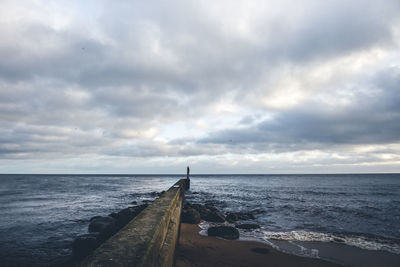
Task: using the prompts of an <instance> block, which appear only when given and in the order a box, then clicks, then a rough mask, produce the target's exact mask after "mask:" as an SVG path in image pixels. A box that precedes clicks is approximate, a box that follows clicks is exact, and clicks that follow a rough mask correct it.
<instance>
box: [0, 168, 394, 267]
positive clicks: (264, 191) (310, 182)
mask: <svg viewBox="0 0 400 267" xmlns="http://www.w3.org/2000/svg"><path fill="white" fill-rule="evenodd" d="M179 178H181V176H173V175H172V176H151V175H148V176H143V175H0V265H1V266H49V265H58V264H60V263H61V262H63V261H65V260H67V259H68V258H69V257H70V255H71V242H72V241H73V239H74V237H75V236H77V235H79V234H83V233H86V232H87V227H88V221H89V219H90V218H91V217H93V216H96V215H107V214H109V213H111V212H113V211H118V210H120V209H122V208H125V207H127V206H129V205H130V203H131V202H132V201H137V202H138V203H139V204H140V203H141V202H142V201H145V200H152V199H154V198H155V194H154V192H159V191H162V190H166V189H167V188H169V187H170V186H171V185H172V184H173V183H174V182H176V180H177V179H179ZM187 200H188V201H191V202H199V203H204V202H208V203H211V204H213V205H215V206H216V207H218V208H219V209H221V210H222V211H226V212H227V211H249V210H253V209H260V210H262V211H263V213H261V214H259V215H257V216H256V218H255V222H256V223H258V224H260V225H261V229H258V230H255V231H252V232H243V236H244V237H248V238H257V239H260V240H264V241H271V240H278V241H279V240H289V241H290V240H294V241H322V242H338V243H341V244H347V245H350V246H353V247H358V248H362V249H366V250H375V251H376V250H379V251H385V252H390V253H392V254H400V208H399V205H400V174H357V175H354V174H348V175H342V174H341V175H199V176H193V177H192V179H191V191H190V192H188V193H187ZM275 244H279V242H275ZM310 251H311V254H312V252H313V250H310ZM309 256H312V255H309Z"/></svg>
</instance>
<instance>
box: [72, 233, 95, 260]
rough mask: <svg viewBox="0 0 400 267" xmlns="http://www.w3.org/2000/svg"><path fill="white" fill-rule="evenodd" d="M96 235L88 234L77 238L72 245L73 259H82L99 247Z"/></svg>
mask: <svg viewBox="0 0 400 267" xmlns="http://www.w3.org/2000/svg"><path fill="white" fill-rule="evenodd" d="M97 236H98V233H90V234H84V235H80V236H77V237H76V238H75V240H74V242H73V243H72V251H73V254H74V257H75V258H83V257H85V256H86V255H88V254H89V253H90V252H92V251H93V250H95V249H96V248H97V246H98V245H99V243H98V241H97Z"/></svg>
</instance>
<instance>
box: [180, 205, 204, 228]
mask: <svg viewBox="0 0 400 267" xmlns="http://www.w3.org/2000/svg"><path fill="white" fill-rule="evenodd" d="M200 220H201V217H200V213H199V212H198V211H197V210H195V209H193V208H191V207H186V208H184V209H183V210H182V214H181V222H183V223H190V224H198V223H200Z"/></svg>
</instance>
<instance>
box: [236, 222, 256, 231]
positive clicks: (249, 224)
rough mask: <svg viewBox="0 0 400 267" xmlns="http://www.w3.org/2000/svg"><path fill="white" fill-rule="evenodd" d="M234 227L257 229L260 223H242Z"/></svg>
mask: <svg viewBox="0 0 400 267" xmlns="http://www.w3.org/2000/svg"><path fill="white" fill-rule="evenodd" d="M235 226H236V228H239V229H246V230H251V229H257V228H260V225H258V224H255V223H243V224H237V225H235Z"/></svg>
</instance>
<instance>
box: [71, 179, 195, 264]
mask: <svg viewBox="0 0 400 267" xmlns="http://www.w3.org/2000/svg"><path fill="white" fill-rule="evenodd" d="M189 183H190V180H189V179H181V180H179V181H178V182H177V183H175V184H174V185H173V186H172V187H171V188H169V189H168V190H167V191H166V192H165V193H164V194H162V195H161V196H160V198H158V199H156V200H155V201H154V202H153V203H152V204H151V205H150V206H148V207H147V208H146V209H144V210H143V211H142V212H141V213H140V214H139V215H138V216H137V217H135V218H134V219H133V220H132V221H130V222H129V223H128V224H127V225H126V226H125V227H124V228H122V229H121V230H120V231H119V232H118V233H117V234H115V235H114V236H112V237H111V238H110V239H108V240H107V241H106V242H105V243H103V244H102V245H101V246H100V247H98V248H97V249H96V250H95V251H94V252H93V253H92V254H91V255H89V256H88V257H87V258H86V259H84V260H83V262H81V263H80V264H79V265H78V266H107V267H109V266H146V267H147V266H172V265H173V262H174V253H175V248H176V245H177V240H178V235H179V225H180V217H181V210H182V205H183V199H184V191H185V189H186V188H189Z"/></svg>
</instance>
